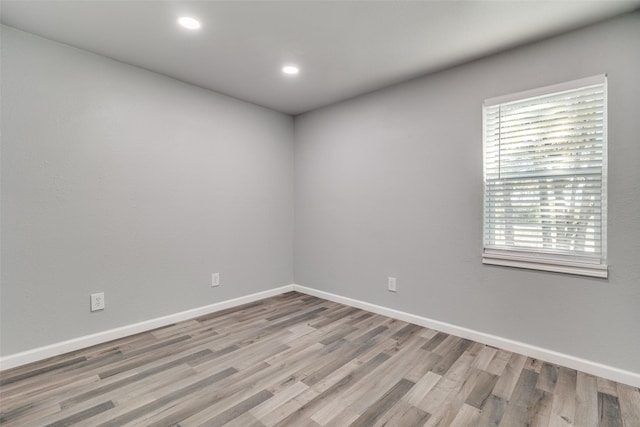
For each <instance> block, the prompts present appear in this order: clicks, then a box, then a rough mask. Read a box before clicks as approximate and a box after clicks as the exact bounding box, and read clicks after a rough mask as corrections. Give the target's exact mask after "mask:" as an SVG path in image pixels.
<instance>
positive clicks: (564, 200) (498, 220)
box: [484, 76, 606, 262]
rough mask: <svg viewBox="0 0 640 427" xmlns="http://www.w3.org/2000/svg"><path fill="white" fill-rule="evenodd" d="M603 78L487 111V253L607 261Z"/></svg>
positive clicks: (485, 144) (496, 105) (485, 235)
mask: <svg viewBox="0 0 640 427" xmlns="http://www.w3.org/2000/svg"><path fill="white" fill-rule="evenodd" d="M601 80H602V81H601V82H600V83H597V84H589V85H587V86H582V87H578V88H572V89H567V90H562V91H559V92H558V91H556V92H553V93H549V94H544V95H538V96H533V97H528V98H525V99H518V100H513V101H509V102H503V103H498V104H494V105H485V107H484V156H485V159H484V161H485V163H484V167H485V169H484V173H485V194H484V209H485V211H484V245H485V248H489V249H491V248H492V249H500V250H512V251H525V252H536V253H546V254H558V255H571V256H579V257H587V258H594V259H597V261H598V262H600V261H601V260H602V259H603V258H604V250H603V249H604V246H603V243H602V242H603V229H604V226H603V225H604V221H605V218H604V211H603V190H604V186H603V182H604V180H603V166H604V164H605V149H606V141H605V133H606V132H605V126H606V123H605V122H606V120H605V118H606V95H605V82H604V76H603V77H602V79H601Z"/></svg>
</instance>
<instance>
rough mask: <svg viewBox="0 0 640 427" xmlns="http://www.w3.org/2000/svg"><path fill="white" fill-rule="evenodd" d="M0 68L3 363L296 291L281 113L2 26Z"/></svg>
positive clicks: (289, 161)
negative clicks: (101, 302)
mask: <svg viewBox="0 0 640 427" xmlns="http://www.w3.org/2000/svg"><path fill="white" fill-rule="evenodd" d="M1 59H2V70H1V71H2V80H1V83H2V87H1V88H2V292H1V304H2V305H1V307H0V308H1V317H0V322H1V325H2V350H1V354H2V355H9V354H13V353H16V352H20V351H23V350H28V349H32V348H36V347H40V346H43V345H47V344H51V343H56V342H60V341H63V340H67V339H71V338H75V337H79V336H83V335H86V334H90V333H94V332H99V331H103V330H107V329H111V328H115V327H119V326H123V325H128V324H132V323H135V322H139V321H143V320H148V319H152V318H155V317H159V316H163V315H168V314H173V313H177V312H180V311H183V310H187V309H191V308H195V307H201V306H204V305H207V304H211V303H214V302H217V301H222V300H227V299H230V298H234V297H238V296H243V295H248V294H251V293H255V292H259V291H263V290H267V289H272V288H275V287H278V286H282V285H288V284H291V283H292V282H293V266H292V244H293V243H292V240H293V235H292V233H293V225H292V224H293V119H292V118H291V117H290V116H287V115H283V114H279V113H276V112H273V111H270V110H267V109H264V108H261V107H257V106H255V105H252V104H248V103H245V102H241V101H238V100H235V99H232V98H229V97H225V96H222V95H218V94H215V93H213V92H210V91H206V90H203V89H200V88H197V87H194V86H190V85H187V84H184V83H180V82H178V81H176V80H172V79H169V78H166V77H163V76H160V75H158V74H154V73H151V72H148V71H145V70H142V69H139V68H135V67H131V66H128V65H125V64H122V63H119V62H115V61H112V60H110V59H107V58H104V57H101V56H98V55H94V54H91V53H88V52H85V51H81V50H77V49H73V48H70V47H68V46H65V45H62V44H58V43H55V42H51V41H48V40H45V39H42V38H38V37H35V36H32V35H29V34H27V33H23V32H20V31H17V30H14V29H11V28H9V27H2V58H1ZM212 272H220V274H221V283H222V286H221V287H220V288H211V287H210V286H209V284H210V280H211V276H210V275H211V273H212ZM99 291H104V292H105V293H106V295H105V296H106V310H105V311H104V312H96V313H90V312H89V294H91V293H93V292H99Z"/></svg>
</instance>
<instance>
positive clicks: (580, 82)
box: [483, 74, 607, 107]
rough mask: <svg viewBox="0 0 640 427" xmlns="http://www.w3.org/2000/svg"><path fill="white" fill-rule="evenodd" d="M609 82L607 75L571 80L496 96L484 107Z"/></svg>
mask: <svg viewBox="0 0 640 427" xmlns="http://www.w3.org/2000/svg"><path fill="white" fill-rule="evenodd" d="M606 81H607V75H606V74H598V75H595V76H590V77H584V78H582V79H576V80H571V81H568V82H562V83H557V84H553V85H549V86H544V87H540V88H536V89H529V90H523V91H520V92H516V93H510V94H508V95H501V96H496V97H494V98H488V99H485V100H484V103H483V105H485V106H487V107H490V106H492V105H497V104H505V103H508V102H511V101H516V100H518V101H520V100H523V99H527V98H535V97H536V96H543V95H548V94H550V93H554V92H563V91H565V90H572V89H577V88H581V87H587V86H594V85H600V84H603V83H605V84H606Z"/></svg>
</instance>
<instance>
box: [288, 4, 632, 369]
mask: <svg viewBox="0 0 640 427" xmlns="http://www.w3.org/2000/svg"><path fill="white" fill-rule="evenodd" d="M639 46H640V13H635V14H633V15H627V16H624V17H622V18H619V19H616V20H613V21H609V22H606V23H603V24H601V25H598V26H594V27H590V28H586V29H582V30H580V31H576V32H573V33H570V34H566V35H563V36H561V37H557V38H553V39H549V40H546V41H543V42H540V43H536V44H532V45H529V46H527V47H524V48H520V49H516V50H512V51H509V52H506V53H503V54H499V55H496V56H493V57H489V58H485V59H482V60H478V61H475V62H472V63H469V64H466V65H464V66H460V67H456V68H452V69H449V70H446V71H443V72H440V73H437V74H433V75H430V76H426V77H424V78H421V79H418V80H414V81H410V82H407V83H404V84H400V85H397V86H394V87H391V88H387V89H385V90H381V91H378V92H375V93H371V94H368V95H366V96H362V97H359V98H355V99H352V100H350V101H347V102H343V103H340V104H337V105H334V106H330V107H327V108H324V109H321V110H317V111H315V112H311V113H308V114H305V115H303V116H299V117H297V118H296V123H295V128H296V154H295V156H296V158H295V165H296V181H295V183H296V189H295V207H296V211H295V217H296V228H295V245H294V248H295V251H294V253H295V263H294V264H295V280H296V283H298V284H300V285H305V286H309V287H313V288H317V289H321V290H324V291H327V292H333V293H337V294H339V295H343V296H346V297H351V298H356V299H359V300H363V301H367V302H370V303H374V304H379V305H382V306H386V307H391V308H395V309H399V310H403V311H406V312H409V313H413V314H417V315H421V316H425V317H428V318H431V319H436V320H440V321H444V322H449V323H451V324H454V325H458V326H462V327H467V328H471V329H475V330H478V331H482V332H486V333H490V334H495V335H498V336H500V337H504V338H509V339H513V340H517V341H521V342H525V343H528V344H532V345H536V346H540V347H544V348H547V349H551V350H555V351H559V352H562V353H566V354H569V355H574V356H578V357H582V358H585V359H589V360H592V361H595V362H600V363H604V364H607V365H610V366H614V367H618V368H622V369H627V370H631V371H634V372H640V143H639V141H640V139H639V138H640V78H638V76H640V49H639ZM601 73H608V75H609V153H610V157H609V224H608V225H609V239H608V243H609V263H610V279H608V280H599V279H589V278H583V277H577V276H570V275H561V274H554V273H545V272H536V271H527V270H518V269H510V268H504V267H494V266H483V265H482V264H481V249H482V136H481V132H482V116H481V105H482V101H483V100H484V99H486V98H490V97H494V96H499V95H504V94H508V93H512V92H516V91H521V90H526V89H531V88H536V87H540V86H545V85H549V84H553V83H559V82H563V81H568V80H573V79H577V78H581V77H586V76H591V75H596V74H601ZM387 276H394V277H397V279H398V292H397V293H396V294H393V293H389V292H387V291H386V279H387Z"/></svg>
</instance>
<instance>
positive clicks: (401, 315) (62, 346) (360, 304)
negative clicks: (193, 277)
mask: <svg viewBox="0 0 640 427" xmlns="http://www.w3.org/2000/svg"><path fill="white" fill-rule="evenodd" d="M289 291H298V292H301V293H304V294H308V295H312V296H316V297H319V298H324V299H326V300H329V301H334V302H337V303H340V304H345V305H348V306H351V307H356V308H361V309H363V310H367V311H371V312H373V313H377V314H381V315H383V316H388V317H392V318H394V319H398V320H403V321H405V322H409V323H413V324H416V325H420V326H424V327H427V328H430V329H435V330H438V331H442V332H446V333H448V334H452V335H456V336H459V337H462V338H468V339H471V340H473V341H477V342H479V343H482V344H487V345H491V346H494V347H499V348H501V349H504V350H508V351H513V352H516V353H520V354H523V355H525V356H528V357H533V358H536V359H540V360H544V361H546V362H550V363H554V364H557V365H562V366H566V367H568V368H572V369H576V370H579V371H582V372H586V373H588V374H592V375H597V376H600V377H603V378H607V379H610V380H613V381H617V382H621V383H624V384H628V385H631V386H634V387H640V373H637V372H631V371H626V370H623V369H618V368H615V367H612V366H607V365H603V364H601V363H597V362H592V361H590V360H586V359H582V358H579V357H575V356H571V355H568V354H564V353H559V352H557V351H553V350H549V349H545V348H541V347H537V346H534V345H530V344H526V343H523V342H519V341H514V340H510V339H507V338H502V337H499V336H496V335H491V334H487V333H484V332H480V331H476V330H473V329H468V328H463V327H460V326H456V325H452V324H450V323H446V322H440V321H438V320H433V319H429V318H426V317H422V316H418V315H415V314H411V313H406V312H403V311H399V310H394V309H392V308H387V307H382V306H379V305H376V304H371V303H368V302H364V301H360V300H356V299H352V298H347V297H343V296H340V295H336V294H332V293H330V292H325V291H320V290H317V289H313V288H308V287H306V286H300V285H287V286H282V287H279V288H275V289H270V290H268V291H264V292H258V293H255V294H251V295H246V296H243V297H239V298H234V299H230V300H227V301H221V302H218V303H215V304H211V305H207V306H204V307H198V308H194V309H191V310H187V311H182V312H180V313H175V314H171V315H168V316H163V317H158V318H156V319H151V320H146V321H144V322H139V323H134V324H132V325H127V326H122V327H120V328H116V329H110V330H108V331H103V332H98V333H95V334H91V335H86V336H83V337H78V338H74V339H71V340H68V341H63V342H60V343H56V344H51V345H48V346H44V347H39V348H35V349H33V350H28V351H24V352H21V353H16V354H12V355H9V356H5V357H2V358H0V370H5V369H11V368H14V367H17V366H21V365H25V364H27V363H31V362H36V361H38V360H43V359H46V358H49V357H53V356H58V355H60V354H64V353H68V352H70V351H75V350H80V349H82V348H86V347H90V346H92V345H96V344H102V343H105V342H108V341H111V340H115V339H118V338H123V337H126V336H130V335H133V334H137V333H140V332H145V331H149V330H152V329H156V328H160V327H162V326H167V325H171V324H173V323H176V322H181V321H183V320H189V319H193V318H195V317H198V316H203V315H205V314H210V313H215V312H216V311H220V310H225V309H227V308H232V307H237V306H239V305H242V304H247V303H250V302H254V301H258V300H261V299H264V298H268V297H272V296H275V295H279V294H282V293H285V292H289Z"/></svg>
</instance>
